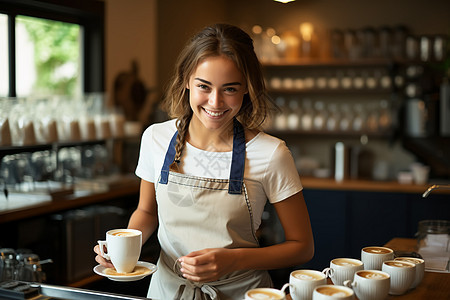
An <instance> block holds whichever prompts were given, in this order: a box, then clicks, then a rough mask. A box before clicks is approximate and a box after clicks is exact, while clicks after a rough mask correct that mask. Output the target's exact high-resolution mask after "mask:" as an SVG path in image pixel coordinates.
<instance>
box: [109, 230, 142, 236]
mask: <svg viewBox="0 0 450 300" xmlns="http://www.w3.org/2000/svg"><path fill="white" fill-rule="evenodd" d="M111 235H114V236H135V235H137V234H136V233H134V232H130V231H116V232H113V233H111Z"/></svg>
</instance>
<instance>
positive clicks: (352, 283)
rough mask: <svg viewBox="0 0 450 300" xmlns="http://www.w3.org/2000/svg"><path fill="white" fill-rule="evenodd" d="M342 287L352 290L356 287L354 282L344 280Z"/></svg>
mask: <svg viewBox="0 0 450 300" xmlns="http://www.w3.org/2000/svg"><path fill="white" fill-rule="evenodd" d="M343 285H344V286H346V287H348V288H354V287H355V286H356V282H352V281H351V280H345V281H344V283H343Z"/></svg>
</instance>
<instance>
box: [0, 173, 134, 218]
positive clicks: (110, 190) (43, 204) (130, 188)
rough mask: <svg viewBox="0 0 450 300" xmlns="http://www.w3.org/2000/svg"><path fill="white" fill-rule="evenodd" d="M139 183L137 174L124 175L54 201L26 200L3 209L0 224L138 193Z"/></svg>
mask: <svg viewBox="0 0 450 300" xmlns="http://www.w3.org/2000/svg"><path fill="white" fill-rule="evenodd" d="M139 184H140V181H139V178H137V177H136V176H134V175H124V176H121V177H120V178H117V180H116V182H114V183H113V184H109V185H108V187H103V188H97V189H92V190H88V189H81V190H76V191H75V192H74V193H73V194H70V195H67V196H65V197H62V198H60V199H58V200H53V201H52V200H51V199H49V200H47V201H40V202H36V203H32V204H29V203H27V202H24V203H23V205H20V206H14V208H11V209H1V210H0V224H2V223H7V222H11V221H17V220H21V219H26V218H30V217H35V216H40V215H44V214H49V213H54V212H58V211H63V210H68V209H73V208H77V207H82V206H85V205H90V204H96V203H101V202H105V201H108V200H111V199H113V198H118V197H125V196H132V195H136V194H138V193H139ZM23 197H24V198H26V197H27V195H26V194H24V195H23ZM5 201H13V200H5Z"/></svg>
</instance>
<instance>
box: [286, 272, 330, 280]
mask: <svg viewBox="0 0 450 300" xmlns="http://www.w3.org/2000/svg"><path fill="white" fill-rule="evenodd" d="M292 276H294V277H295V278H297V279H300V280H321V279H323V278H324V277H323V276H320V275H318V274H316V273H312V272H308V271H296V272H294V273H293V274H292Z"/></svg>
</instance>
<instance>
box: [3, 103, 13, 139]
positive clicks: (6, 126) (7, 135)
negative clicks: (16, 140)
mask: <svg viewBox="0 0 450 300" xmlns="http://www.w3.org/2000/svg"><path fill="white" fill-rule="evenodd" d="M12 101H13V100H12V99H10V98H0V146H10V145H11V144H12V139H11V127H10V112H11V108H12Z"/></svg>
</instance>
